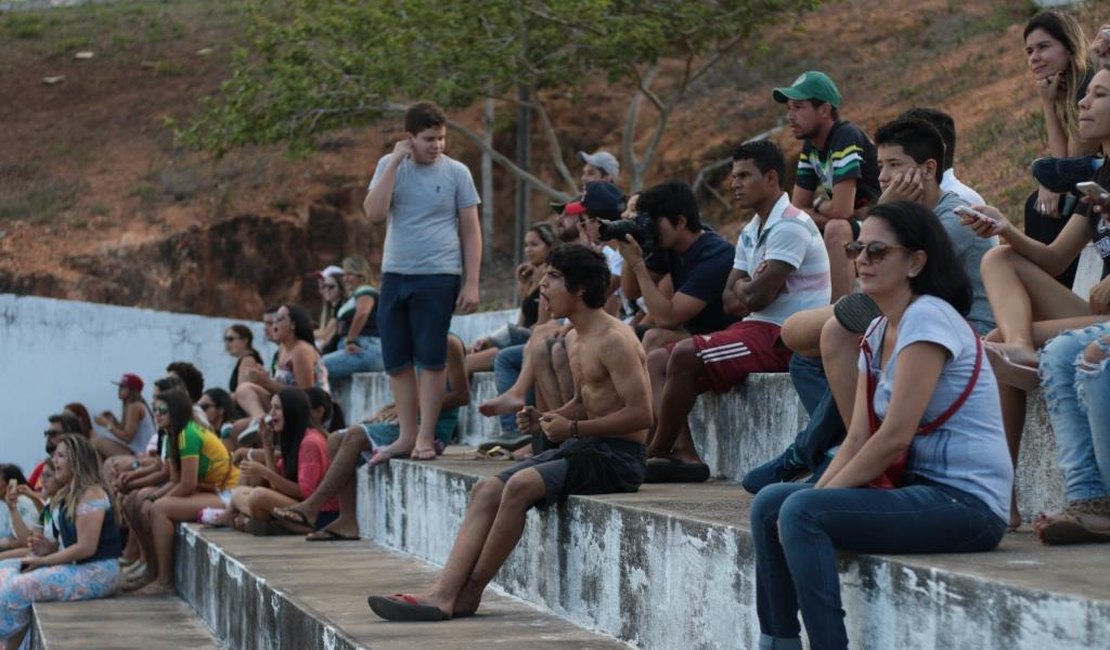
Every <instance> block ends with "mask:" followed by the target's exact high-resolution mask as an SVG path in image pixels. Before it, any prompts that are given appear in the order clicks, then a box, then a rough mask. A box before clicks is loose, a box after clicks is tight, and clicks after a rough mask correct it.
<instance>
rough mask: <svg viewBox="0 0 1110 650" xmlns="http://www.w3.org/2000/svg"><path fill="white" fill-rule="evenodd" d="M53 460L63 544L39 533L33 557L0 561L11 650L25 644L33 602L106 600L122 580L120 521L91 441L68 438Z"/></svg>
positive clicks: (0, 623)
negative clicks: (120, 571)
mask: <svg viewBox="0 0 1110 650" xmlns="http://www.w3.org/2000/svg"><path fill="white" fill-rule="evenodd" d="M53 458H54V469H55V476H56V479H57V481H58V485H59V486H60V488H59V490H58V493H57V494H56V495H55V499H56V501H55V502H56V504H57V510H56V512H57V517H56V518H55V519H54V520H53V521H52V522H51V524H50V525H51V526H53V528H54V532H55V533H56V534H55V538H56V539H57V540H58V541H60V544H59V543H58V542H51V541H49V540H47V539H46V537H45V536H44V535H43V534H42V533H39V532H37V531H36V532H35V533H33V534H32V536H31V539H30V546H31V551H32V553H33V554H32V555H28V556H26V557H23V558H20V559H15V560H4V561H3V562H0V638H2V639H4V640H5V642H6V644H7V645H6V648H7V649H8V650H14V649H15V648H19V647H21V645H26V644H25V643H24V641H25V638H24V637H25V636H26V634H27V628H28V624H29V623H30V621H31V605H32V604H33V603H36V602H44V601H52V600H90V599H93V598H103V597H105V596H109V595H111V594H112V593H113V592H114V591H115V589H116V579H117V578H118V577H119V554H120V550H121V549H122V543H121V537H120V528H119V518H118V515H117V510H116V509H115V508H114V507H113V505H112V501H111V499H110V498H109V496H108V491H107V489H106V488H105V486H104V484H103V483H102V482H101V478H100V463H99V462H98V459H97V455H96V450H95V449H94V448H93V446H92V443H90V442H89V440H88V439H87V438H85V437H83V436H79V435H74V434H69V435H66V437H65V438H63V439H62V441H61V442H60V443H58V447H57V449H56V450H55V451H54V457H53ZM59 549H60V550H59Z"/></svg>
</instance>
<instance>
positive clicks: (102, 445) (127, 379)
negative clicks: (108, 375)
mask: <svg viewBox="0 0 1110 650" xmlns="http://www.w3.org/2000/svg"><path fill="white" fill-rule="evenodd" d="M112 383H113V384H116V385H117V386H119V399H120V402H122V403H123V420H122V421H120V419H119V418H117V417H116V415H115V414H114V413H112V412H110V411H104V412H103V413H101V414H100V415H98V416H96V419H95V422H96V423H97V424H99V425H100V426H101V427H103V428H104V429H105V431H104V432H102V433H99V432H98V435H97V436H96V437H94V438H93V445H94V446H95V447H96V450H97V451H98V452H100V455H101V457H103V458H109V457H111V456H123V455H131V456H135V455H138V454H141V453H143V452H144V451H145V450H146V448H147V446H148V445H149V444H150V439H151V438H152V437H154V436H155V435H156V434H157V429H156V428H155V426H154V416H153V415H151V413H150V407H149V406H147V404H146V401H144V400H143V380H142V379H141V378H140V377H139V376H138V375H134V374H131V373H125V374H124V375H123V376H122V377H120V380H119V381H114V382H112Z"/></svg>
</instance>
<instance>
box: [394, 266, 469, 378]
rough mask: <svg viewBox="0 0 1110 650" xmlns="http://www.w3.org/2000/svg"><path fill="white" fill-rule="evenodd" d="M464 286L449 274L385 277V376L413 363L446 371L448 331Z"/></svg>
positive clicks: (456, 277) (458, 277)
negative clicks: (456, 302)
mask: <svg viewBox="0 0 1110 650" xmlns="http://www.w3.org/2000/svg"><path fill="white" fill-rule="evenodd" d="M461 283H462V278H461V277H460V276H458V275H453V274H448V273H438V274H432V275H407V274H401V273H386V274H384V275H383V276H382V288H381V295H380V296H379V304H378V332H379V333H380V334H381V339H382V364H383V365H384V366H385V371H386V372H388V373H390V374H392V373H395V372H397V371H399V370H403V369H404V368H407V367H408V366H411V365H413V364H414V363H415V364H416V365H417V366H419V367H420V368H427V369H428V370H443V369H444V368H446V367H447V330H448V329H449V328H450V326H451V314H452V313H454V311H455V300H456V299H458V296H459V289H460V287H461Z"/></svg>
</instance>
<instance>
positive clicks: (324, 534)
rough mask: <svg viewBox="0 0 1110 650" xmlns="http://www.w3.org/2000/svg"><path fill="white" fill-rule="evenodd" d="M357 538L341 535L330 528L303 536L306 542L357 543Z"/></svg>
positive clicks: (356, 536)
mask: <svg viewBox="0 0 1110 650" xmlns="http://www.w3.org/2000/svg"><path fill="white" fill-rule="evenodd" d="M358 540H359V536H358V535H355V536H354V537H351V536H350V535H341V534H339V533H337V532H335V531H334V530H332V529H330V528H325V529H323V530H318V531H316V532H313V533H309V534H307V535H305V536H304V541H306V542H357V541H358Z"/></svg>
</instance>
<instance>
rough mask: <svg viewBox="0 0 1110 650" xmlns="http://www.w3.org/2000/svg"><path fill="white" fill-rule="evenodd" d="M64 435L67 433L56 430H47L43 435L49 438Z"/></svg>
mask: <svg viewBox="0 0 1110 650" xmlns="http://www.w3.org/2000/svg"><path fill="white" fill-rule="evenodd" d="M63 433H65V431H55V430H54V429H47V430H46V431H43V432H42V435H43V436H45V437H47V438H49V437H50V436H60V435H62V434H63Z"/></svg>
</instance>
